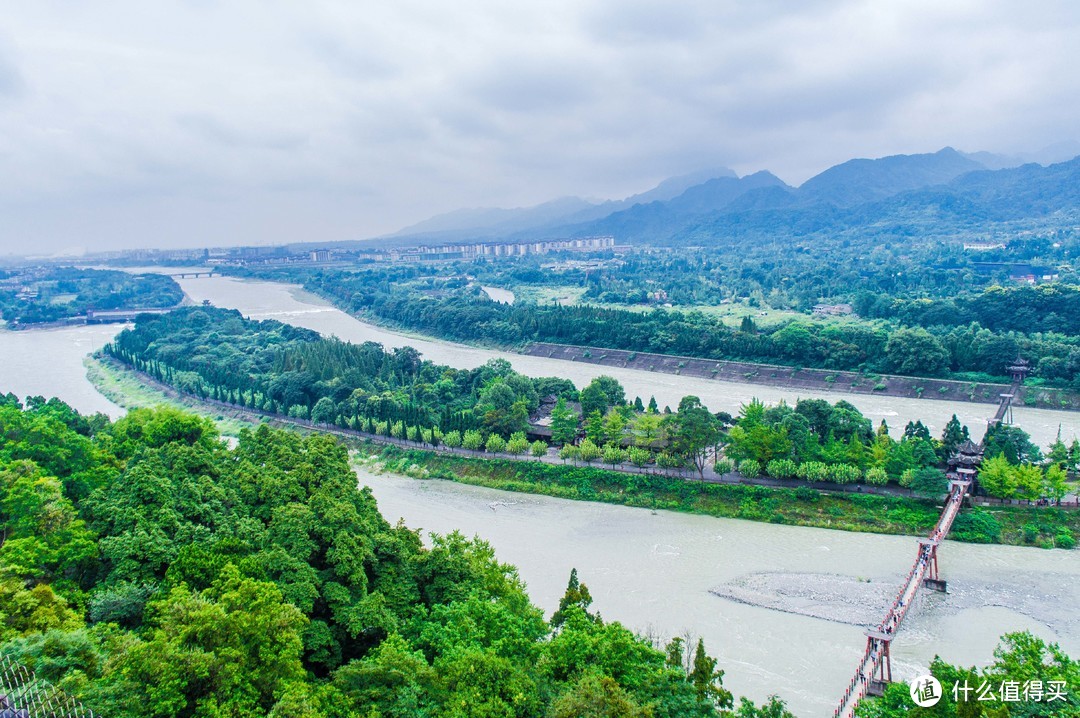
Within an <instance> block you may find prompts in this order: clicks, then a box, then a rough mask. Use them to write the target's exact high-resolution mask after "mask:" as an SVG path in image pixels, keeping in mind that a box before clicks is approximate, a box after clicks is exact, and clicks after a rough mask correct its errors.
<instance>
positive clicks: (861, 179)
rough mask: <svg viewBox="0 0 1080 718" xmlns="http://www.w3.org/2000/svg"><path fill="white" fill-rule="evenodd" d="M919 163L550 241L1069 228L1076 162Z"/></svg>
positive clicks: (668, 209) (1077, 204)
mask: <svg viewBox="0 0 1080 718" xmlns="http://www.w3.org/2000/svg"><path fill="white" fill-rule="evenodd" d="M939 154H940V153H939ZM953 154H956V153H953ZM920 157H931V158H934V162H933V165H932V166H931V167H924V168H922V171H920V172H915V171H914V166H913V163H911V162H904V163H900V162H896V163H894V165H895V166H893V167H891V168H890V169H887V170H886V169H882V168H881V167H879V166H877V165H874V164H870V165H867V166H863V165H855V166H851V167H845V166H843V165H841V166H840V167H837V168H833V169H832V170H830V171H829V172H827V173H823V175H819V177H817V178H814V179H813V180H810V181H808V182H807V183H806V184H804V185H803V187H801V188H799V189H797V190H790V189H784V188H782V187H777V186H774V187H768V188H762V189H754V190H751V191H747V192H745V193H743V194H741V195H740V196H739V197H736V198H733V199H732V200H731V201H730V203H728V204H726V205H725V206H720V207H715V208H712V209H710V210H709V211H704V212H703V211H678V210H677V209H676V206H677V205H673V203H675V202H677V199H678V198H676V200H671V201H670V202H666V203H653V204H652V205H647V206H639V207H635V208H633V209H631V210H626V211H624V212H619V213H615V214H613V215H611V216H609V217H606V218H604V219H602V220H598V221H595V222H591V223H587V224H581V225H573V226H564V227H560V228H558V229H557V230H556V234H559V233H562V234H567V235H602V234H611V235H614V236H615V238H616V240H617V241H620V242H631V243H645V244H652V245H664V244H674V245H696V246H712V245H715V244H716V243H718V242H719V243H722V242H724V241H728V240H748V239H768V240H770V241H775V240H781V239H784V238H792V239H794V238H806V237H828V238H837V237H843V236H847V237H852V238H860V239H863V240H865V239H870V238H875V237H891V238H905V237H907V238H911V237H914V236H919V237H922V238H923V239H934V240H936V239H939V238H941V237H956V236H973V237H983V236H986V234H987V233H988V232H993V231H994V229H995V228H999V229H1007V230H1013V231H1015V230H1016V229H1046V228H1051V229H1052V228H1057V227H1059V226H1061V227H1064V226H1072V225H1073V224H1075V221H1074V220H1075V219H1076V217H1077V214H1078V208H1080V158H1077V159H1073V160H1070V161H1068V162H1063V163H1060V164H1055V165H1050V166H1049V167H1042V166H1040V165H1035V164H1029V165H1024V166H1022V167H1016V168H1010V169H1001V170H996V171H991V170H984V169H979V168H978V166H977V165H976V163H973V162H971V161H970V160H966V159H965V158H963V157H960V156H959V155H957V157H956V158H954V159H952V160H949V161H948V162H946V161H945V160H942V159H941V158H939V157H938V155H923V156H920ZM886 159H892V158H886ZM884 161H885V160H877V161H876V162H884ZM943 165H944V166H943ZM961 166H967V167H969V168H970V169H971V170H972V171H969V172H965V173H964V174H959V175H953V177H952V178H951V179H949V180H948V181H943V182H941V183H935V182H933V181H932V180H933V178H934V177H938V176H949V174H950V173H951V172H953V171H955V170H956V169H958V168H959V167H961ZM631 220H632V221H631Z"/></svg>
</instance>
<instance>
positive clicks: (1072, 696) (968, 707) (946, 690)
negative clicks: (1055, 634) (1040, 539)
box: [856, 632, 1080, 718]
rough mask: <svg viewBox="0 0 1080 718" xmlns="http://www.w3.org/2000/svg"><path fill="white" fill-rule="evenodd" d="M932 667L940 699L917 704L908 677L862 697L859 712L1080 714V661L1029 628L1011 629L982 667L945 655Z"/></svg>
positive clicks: (972, 717) (946, 717) (1034, 717)
mask: <svg viewBox="0 0 1080 718" xmlns="http://www.w3.org/2000/svg"><path fill="white" fill-rule="evenodd" d="M930 673H931V675H933V676H934V677H935V678H937V679H938V681H939V682H940V684H941V687H942V696H941V700H940V702H939V703H938V704H937V705H936V706H933V707H932V708H919V707H917V706H915V705H914V704H913V702H912V700H911V697H910V695H909V688H908V685H907V684H906V683H893V684H891V685H889V686H888V687H887V688H886V689H885V695H884V696H882V697H881V698H876V699H867V700H865V701H863V702H862V703H861V704H860V705H859V708H858V709H857V711H856V716H858V718H923V717H924V716H925V717H926V718H930V717H931V716H932V717H934V718H981V717H983V716H985V717H986V718H1009V717H1010V716H1016V717H1017V718H1020V717H1023V718H1042V717H1045V718H1076V717H1077V716H1080V696H1078V695H1077V693H1076V689H1077V686H1080V661H1077V660H1075V659H1073V658H1071V657H1070V656H1069V655H1068V654H1066V653H1065V652H1064V651H1063V650H1061V647H1060V646H1058V645H1057V644H1056V643H1049V644H1048V643H1047V642H1045V641H1043V640H1042V639H1041V638H1038V637H1037V636H1034V635H1032V634H1031V633H1028V632H1023V633H1009V634H1006V635H1005V636H1003V637H1002V641H1001V644H1000V645H999V646H998V647H997V649H995V651H994V662H993V663H992V664H990V665H989V666H987V667H985V668H983V669H981V670H980V669H976V668H962V667H960V666H953V665H950V664H948V663H946V662H944V661H942V660H941V659H940V658H935V659H934V661H933V662H932V663H931V664H930Z"/></svg>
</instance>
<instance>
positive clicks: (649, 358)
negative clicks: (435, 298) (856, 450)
mask: <svg viewBox="0 0 1080 718" xmlns="http://www.w3.org/2000/svg"><path fill="white" fill-rule="evenodd" d="M523 353H525V354H528V355H530V356H538V357H545V358H549V359H563V360H566V361H573V362H581V363H586V364H598V365H601V366H610V367H617V368H626V369H639V370H643V371H655V372H662V373H665V374H676V375H679V376H694V377H701V378H706V379H715V380H717V381H729V382H738V383H740V384H761V385H764V386H773V387H786V388H792V389H813V390H816V391H825V392H836V393H841V394H876V395H881V396H896V397H904V398H908V399H938V400H943V401H964V402H974V403H981V404H997V403H998V402H999V401H1000V399H1001V395H1002V394H1004V393H1007V392H1009V391H1010V390H1011V387H1010V386H1009V385H1008V384H992V383H979V382H962V381H950V380H947V379H926V378H921V377H906V376H893V375H887V374H863V373H859V372H851V371H836V370H830V369H805V368H799V367H788V366H779V365H775V364H755V363H752V362H737V361H722V360H716V359H700V358H694V357H686V356H672V355H668V354H650V353H646V352H631V351H625V350H622V349H605V348H602V347H582V346H572V345H568V344H549V343H542V342H536V343H533V344H529V345H528V346H526V347H525V349H524V350H523ZM1015 402H1016V403H1017V404H1018V405H1025V406H1037V407H1043V408H1047V409H1069V410H1074V411H1080V394H1077V393H1075V392H1068V391H1064V390H1060V389H1047V388H1042V387H1031V386H1027V387H1023V388H1022V389H1021V392H1020V395H1019V396H1017V397H1016V399H1015Z"/></svg>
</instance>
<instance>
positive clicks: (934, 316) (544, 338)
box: [267, 254, 1080, 389]
mask: <svg viewBox="0 0 1080 718" xmlns="http://www.w3.org/2000/svg"><path fill="white" fill-rule="evenodd" d="M665 256H666V255H665ZM664 261H665V262H666V263H665V264H664V265H663V266H662V267H660V269H661V270H662V271H664V272H667V274H664V275H658V274H656V273H653V272H648V271H644V270H642V269H640V266H641V265H644V266H654V265H655V264H656V263H658V262H660V260H657V259H654V258H652V257H651V256H646V257H639V256H634V257H631V258H630V259H629V260H627V261H626V262H625V263H623V264H619V265H613V266H612V267H610V268H605V269H602V270H598V271H594V272H591V273H590V274H589V275H588V277H589V278H588V280H583V281H585V283H586V284H588V286H589V287H592V286H595V283H596V282H597V281H601V280H602V278H603V277H605V276H608V275H610V274H619V273H621V272H624V271H627V269H626V268H627V267H634V268H635V271H639V272H640V277H639V280H640V282H641V283H642V286H643V287H646V286H654V285H655V284H656V283H657V282H665V283H666V281H667V279H668V278H671V279H672V280H673V281H687V278H693V279H694V281H695V282H696V281H699V280H698V277H699V272H700V271H704V270H706V269H707V267H710V266H713V265H712V264H710V263H711V262H714V261H715V260H710V259H706V258H698V259H695V260H690V259H686V258H681V256H680V255H678V254H676V255H674V258H668V259H667V260H664ZM511 266H512V265H511ZM482 268H483V267H482V265H471V264H470V265H463V266H457V265H452V266H450V267H441V268H434V267H412V266H410V267H389V268H386V267H382V268H378V269H364V270H360V271H356V272H344V271H326V272H311V273H308V274H306V275H305V276H304V281H305V286H307V287H308V288H309V289H311V290H313V291H316V292H318V293H320V294H322V295H324V296H327V297H329V298H330V299H331V300H333V301H334V302H335V303H336V304H338V305H339V306H341V307H342V308H344V309H345V310H347V311H352V312H359V313H365V314H368V315H370V316H373V317H374V318H375V319H377V320H380V321H384V322H392V323H395V324H399V325H402V326H405V327H408V328H410V329H414V330H418V331H423V332H426V333H429V334H432V335H435V336H439V337H444V338H448V339H455V340H464V341H476V340H480V341H487V342H494V343H498V344H518V343H521V342H533V341H534V342H552V343H560V344H572V345H579V346H599V347H610V348H613V349H623V350H628V351H641V352H655V353H660V354H674V355H683V356H692V357H701V358H707V359H727V360H741V361H752V362H765V363H773V364H786V365H794V366H803V367H821V368H826V369H839V370H850V371H867V372H890V373H895V374H904V375H914V376H928V377H950V376H959V377H966V376H967V375H970V374H972V373H974V374H978V375H982V376H984V377H987V378H990V377H997V378H999V379H1000V378H1003V377H1007V371H1006V367H1007V366H1008V365H1009V364H1010V363H1011V362H1012V361H1013V360H1014V359H1015V358H1016V357H1017V355H1018V354H1022V355H1023V356H1024V357H1026V358H1027V359H1028V360H1029V361H1030V362H1031V364H1032V366H1033V368H1034V372H1033V376H1035V377H1038V378H1040V379H1042V380H1044V381H1048V382H1051V383H1054V384H1057V385H1063V386H1071V387H1072V388H1074V389H1080V384H1078V383H1076V382H1077V380H1078V377H1080V333H1078V332H1077V331H1076V330H1077V327H1076V326H1074V325H1075V317H1076V316H1080V288H1078V287H1075V286H1071V285H1058V284H1054V285H1047V286H1040V287H1016V288H1009V289H1003V288H1001V287H998V286H991V287H989V288H987V289H985V290H984V291H981V292H979V293H976V294H970V295H961V296H957V297H952V296H949V295H947V296H948V298H945V297H940V295H938V296H939V298H937V299H926V298H923V299H914V298H904V297H900V296H897V295H895V294H893V293H892V290H882V289H880V288H875V289H873V290H863V291H861V292H859V293H857V294H856V295H854V296H851V297H850V299H851V301H853V302H854V304H855V306H856V309H857V310H858V311H860V312H865V313H866V314H867V315H868V316H877V317H884V318H886V319H887V321H843V322H840V321H831V322H820V321H803V320H799V319H795V320H789V321H784V322H779V323H775V324H772V325H770V326H758V325H757V324H755V323H754V321H753V320H752V319H751V318H750V317H747V318H745V319H744V321H743V324H742V325H741V326H740V327H738V328H736V327H731V326H728V325H727V324H726V323H725V322H724V321H723V319H722V318H720V317H717V316H714V315H712V314H710V313H706V312H702V311H700V310H698V309H693V308H692V309H686V310H680V309H678V308H670V309H669V308H664V307H657V308H654V309H650V310H647V311H638V310H631V309H623V308H618V307H612V306H596V305H592V304H576V305H572V306H562V305H559V304H531V303H528V302H516V303H514V304H502V303H499V302H494V301H491V300H490V299H488V297H487V295H485V294H483V292H481V291H480V289H479V288H478V287H476V286H474V285H470V284H468V283H467V282H465V280H464V279H462V277H461V274H460V273H462V272H474V271H479V270H481V269H482ZM909 270H911V271H914V268H909ZM502 271H503V272H504V273H506V274H508V276H510V277H513V276H516V273H515V272H514V271H513V270H509V269H503V270H502ZM575 271H576V270H575ZM821 271H823V272H828V271H829V270H827V269H823V270H821ZM523 273H524V274H525V275H526V276H529V275H528V272H523ZM267 276H271V277H276V278H279V279H280V278H281V277H280V276H278V275H274V274H270V275H267ZM541 276H544V277H548V281H555V280H553V279H551V274H545V273H541ZM705 276H708V275H707V274H706V275H705ZM658 277H659V278H658ZM598 278H599V279H598ZM796 279H798V277H794V278H793V277H788V280H789V281H791V282H793V283H795V284H797V282H795V280H796ZM701 281H704V280H701ZM846 286H849V287H850V286H851V285H846ZM654 291H655V290H654ZM587 296H588V291H587V292H586V297H587ZM758 296H761V295H760V292H758ZM607 299H610V297H607ZM769 301H772V302H776V303H780V304H781V305H783V302H784V300H782V299H781V298H778V297H773V298H772V299H771V300H769ZM753 302H754V303H759V302H758V300H756V299H755V300H753ZM764 302H765V298H764V297H761V300H760V303H759V304H761V303H764ZM613 326H618V327H619V331H618V332H612V331H611V327H613Z"/></svg>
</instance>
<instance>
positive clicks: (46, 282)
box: [0, 267, 184, 324]
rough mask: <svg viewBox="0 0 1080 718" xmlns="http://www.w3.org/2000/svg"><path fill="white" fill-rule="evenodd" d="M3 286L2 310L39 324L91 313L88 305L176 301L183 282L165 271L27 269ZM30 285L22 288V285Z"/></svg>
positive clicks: (18, 319)
mask: <svg viewBox="0 0 1080 718" xmlns="http://www.w3.org/2000/svg"><path fill="white" fill-rule="evenodd" d="M4 284H5V286H3V287H0V316H3V318H4V319H6V320H7V321H9V322H16V323H19V324H39V323H42V322H53V321H57V320H59V319H64V318H67V317H75V316H81V315H83V314H86V310H88V309H151V308H161V307H172V306H176V305H177V304H179V303H180V302H181V300H183V298H184V292H183V290H181V289H180V285H178V284H177V283H176V281H175V280H174V279H173V278H172V277H169V276H166V275H164V274H129V273H128V272H119V271H114V270H103V269H75V268H73V267H60V268H54V269H47V270H45V269H34V270H25V271H23V272H21V273H17V274H15V275H14V276H12V277H9V278H8V279H7V280H6V281H5V283H4ZM24 288H25V289H28V290H30V291H29V292H28V293H23V289H24Z"/></svg>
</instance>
